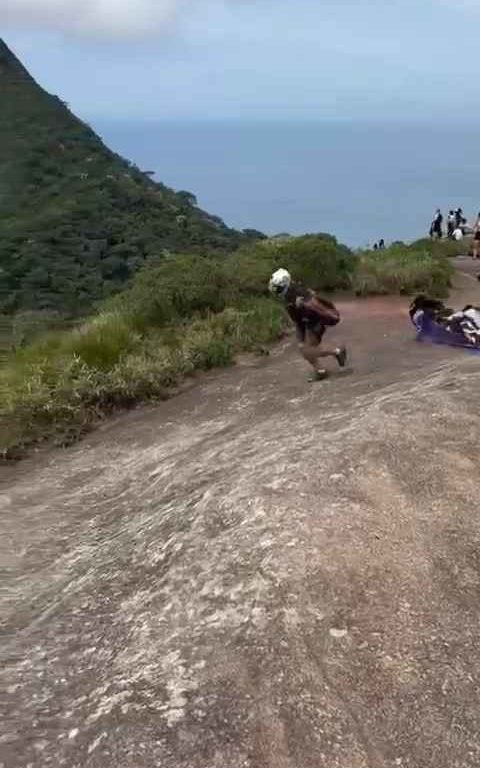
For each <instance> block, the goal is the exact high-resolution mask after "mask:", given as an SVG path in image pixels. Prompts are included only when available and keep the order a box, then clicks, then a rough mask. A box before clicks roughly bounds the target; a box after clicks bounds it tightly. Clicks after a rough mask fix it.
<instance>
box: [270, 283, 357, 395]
mask: <svg viewBox="0 0 480 768" xmlns="http://www.w3.org/2000/svg"><path fill="white" fill-rule="evenodd" d="M269 290H270V293H272V294H273V295H274V296H279V297H282V298H283V299H284V301H285V304H286V308H287V312H288V314H289V315H290V318H291V319H292V320H293V322H294V323H295V327H296V331H297V339H298V343H299V349H300V352H301V354H302V356H303V357H304V358H305V360H307V362H308V363H310V365H311V366H312V368H313V374H312V375H311V376H310V378H309V381H319V380H320V379H324V378H325V377H326V376H327V371H326V370H325V368H322V367H320V366H319V360H320V359H321V358H324V357H334V358H335V359H336V361H337V363H338V365H339V366H340V367H341V368H343V367H344V366H345V363H346V359H347V350H346V348H345V347H344V346H341V347H334V348H333V347H331V348H329V347H324V346H322V340H323V336H324V333H325V331H326V330H327V328H328V327H329V326H334V325H337V323H339V322H340V314H339V312H338V310H337V308H336V307H335V305H334V304H332V303H331V302H330V301H327V299H323V298H320V296H318V295H317V294H316V293H315V291H312V290H311V289H310V288H306V287H304V286H302V285H301V284H300V283H296V282H293V280H292V277H291V275H290V273H289V272H288V271H287V270H286V269H278V270H277V271H276V272H274V273H273V275H272V277H271V279H270V283H269Z"/></svg>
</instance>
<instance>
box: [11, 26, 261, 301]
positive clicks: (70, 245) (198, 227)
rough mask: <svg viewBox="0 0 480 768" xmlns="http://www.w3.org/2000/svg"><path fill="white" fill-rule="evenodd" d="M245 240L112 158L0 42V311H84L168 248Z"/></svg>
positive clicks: (184, 196)
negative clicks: (147, 261)
mask: <svg viewBox="0 0 480 768" xmlns="http://www.w3.org/2000/svg"><path fill="white" fill-rule="evenodd" d="M248 239H249V236H248V234H245V233H242V232H239V231H236V230H234V229H231V228H229V227H227V226H226V225H225V223H224V222H223V221H222V220H221V219H220V218H219V217H217V216H213V215H211V214H208V213H206V212H205V211H203V210H201V209H200V208H198V207H197V204H196V199H195V196H194V195H193V194H191V193H190V192H185V191H182V192H175V191H174V190H172V189H170V188H169V187H167V186H165V185H164V184H162V183H160V182H156V181H155V180H153V179H152V178H151V175H150V174H149V173H147V172H142V171H141V170H140V169H139V168H137V167H136V166H135V165H134V164H132V163H130V162H129V161H128V160H125V159H124V158H122V157H121V156H120V155H117V154H115V153H114V152H112V151H111V150H110V149H109V148H108V147H107V146H106V145H105V144H104V143H103V141H102V140H101V138H100V137H99V136H97V134H96V133H95V132H94V130H93V129H92V128H91V127H90V126H89V125H87V123H85V122H83V121H82V120H81V119H79V118H77V117H76V116H75V115H74V114H73V113H72V112H71V111H70V110H69V108H68V106H67V105H66V104H65V103H64V102H63V101H62V99H60V98H59V97H58V96H55V95H52V94H50V93H47V91H45V90H44V89H43V88H42V87H41V86H40V85H39V84H38V83H37V82H36V80H35V79H34V77H33V76H32V75H31V74H30V73H29V71H28V70H27V69H26V68H25V66H24V65H23V64H22V62H21V61H20V60H19V59H18V58H17V56H16V55H15V54H14V53H13V51H12V50H11V49H10V48H9V47H8V45H7V43H6V42H5V41H4V40H2V39H1V38H0V270H1V271H0V312H4V313H12V312H18V311H25V310H50V311H52V310H53V311H58V312H61V313H64V314H70V315H75V314H82V313H84V312H85V311H88V310H89V309H90V308H91V307H92V306H93V305H94V304H95V302H97V301H99V300H101V299H103V298H105V297H107V296H109V295H111V294H113V293H115V292H117V291H118V290H120V289H121V288H122V286H123V285H124V283H125V282H126V281H127V280H128V279H129V277H130V276H131V275H133V274H134V273H135V272H136V271H137V270H138V268H139V267H140V266H142V264H143V263H144V262H145V261H146V260H149V259H151V258H154V257H156V256H159V255H161V253H162V252H163V251H169V252H184V251H191V252H203V251H206V252H208V251H218V252H225V253H226V252H230V251H232V250H234V249H236V248H237V247H238V246H239V245H241V244H242V243H244V242H247V241H248Z"/></svg>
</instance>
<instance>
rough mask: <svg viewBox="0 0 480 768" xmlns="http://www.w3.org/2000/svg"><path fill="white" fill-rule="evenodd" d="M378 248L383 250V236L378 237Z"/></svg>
mask: <svg viewBox="0 0 480 768" xmlns="http://www.w3.org/2000/svg"><path fill="white" fill-rule="evenodd" d="M378 249H379V250H380V251H384V250H385V240H384V239H383V237H382V238H380V242H379V243H378Z"/></svg>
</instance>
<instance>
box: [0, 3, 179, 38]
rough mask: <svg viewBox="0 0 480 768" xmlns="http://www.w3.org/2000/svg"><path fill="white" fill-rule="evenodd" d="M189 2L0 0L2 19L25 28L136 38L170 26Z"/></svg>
mask: <svg viewBox="0 0 480 768" xmlns="http://www.w3.org/2000/svg"><path fill="white" fill-rule="evenodd" d="M188 1H189V0H0V18H1V19H2V21H3V22H4V23H7V24H11V25H15V26H21V27H24V28H26V27H29V28H32V27H42V28H44V29H48V30H57V31H61V32H66V33H71V34H79V35H84V36H86V37H90V36H100V37H113V38H125V39H128V38H136V37H146V36H148V35H150V34H156V33H158V32H161V31H162V30H164V29H166V28H168V27H169V25H170V24H171V23H172V21H173V20H174V19H175V16H176V14H177V11H178V10H179V9H180V7H181V6H183V5H185V4H186V2H188Z"/></svg>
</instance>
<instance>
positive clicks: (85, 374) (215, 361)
mask: <svg viewBox="0 0 480 768" xmlns="http://www.w3.org/2000/svg"><path fill="white" fill-rule="evenodd" d="M285 326H286V321H285V316H284V313H283V311H282V308H281V306H279V305H278V304H276V303H275V302H273V301H272V300H270V299H267V298H257V299H254V300H252V301H251V302H249V304H248V306H247V305H246V304H242V303H241V302H240V303H239V304H238V305H237V306H235V307H228V308H226V309H224V310H223V311H221V312H219V313H216V314H215V313H208V314H207V315H205V316H203V317H200V316H199V317H197V318H196V319H192V320H190V321H188V322H184V323H181V324H178V325H177V326H174V327H165V328H162V327H156V328H155V327H152V328H150V329H149V331H148V332H146V333H144V334H143V335H141V334H139V333H138V330H137V329H136V328H135V325H134V324H132V325H129V324H128V321H127V320H126V319H125V318H122V317H119V316H118V315H117V314H116V313H114V312H108V313H105V314H102V315H100V316H99V317H96V318H94V320H92V321H91V322H90V323H87V324H86V325H85V327H84V328H82V329H79V330H77V331H74V332H73V333H68V334H64V335H63V334H59V335H52V336H50V337H48V338H45V339H44V340H43V341H42V342H41V343H38V344H37V345H32V347H30V348H28V349H27V350H25V351H24V352H23V353H22V354H18V355H16V356H15V357H14V358H12V359H11V360H10V361H9V364H8V365H7V366H5V367H4V368H3V369H1V370H0V394H1V400H2V409H1V412H0V435H1V437H0V455H3V457H4V458H9V457H14V456H16V455H19V454H21V453H22V452H23V450H24V449H25V448H26V447H27V446H28V445H29V444H31V443H32V442H35V441H39V440H45V439H48V438H54V439H55V440H56V442H57V443H60V444H67V443H70V442H71V441H72V440H75V439H76V438H77V437H78V436H80V435H81V434H82V433H83V432H85V431H86V430H88V429H89V428H90V427H91V425H92V424H94V423H95V422H96V421H98V420H99V419H101V418H103V417H104V416H105V415H106V414H108V413H109V412H111V411H112V410H113V409H115V408H119V407H123V408H125V407H129V406H131V405H133V404H134V403H137V402H139V401H142V400H149V399H162V398H164V397H166V396H167V394H168V392H169V390H170V391H171V388H172V387H174V386H175V385H176V384H177V383H178V382H179V381H180V379H181V378H182V377H185V376H189V375H191V374H192V373H193V372H194V371H197V370H208V369H210V368H214V367H221V366H225V365H228V364H230V363H231V362H232V361H233V360H234V357H235V355H236V354H237V353H238V352H241V351H246V350H253V351H255V350H260V349H261V348H262V346H263V345H265V344H268V343H269V342H271V341H273V340H274V339H276V338H279V336H280V335H281V334H282V332H283V330H284V328H285Z"/></svg>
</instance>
